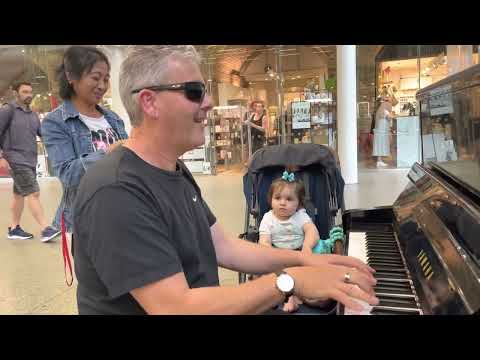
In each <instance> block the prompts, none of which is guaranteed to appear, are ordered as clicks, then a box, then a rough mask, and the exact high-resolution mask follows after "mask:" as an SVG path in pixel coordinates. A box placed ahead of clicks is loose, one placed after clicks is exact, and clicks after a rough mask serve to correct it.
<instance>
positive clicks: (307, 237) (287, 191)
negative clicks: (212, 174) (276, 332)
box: [259, 171, 343, 312]
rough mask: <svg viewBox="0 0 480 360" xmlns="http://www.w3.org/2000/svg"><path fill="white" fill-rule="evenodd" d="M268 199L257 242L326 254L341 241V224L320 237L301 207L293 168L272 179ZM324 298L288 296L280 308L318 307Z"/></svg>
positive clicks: (299, 187) (300, 192) (300, 189)
mask: <svg viewBox="0 0 480 360" xmlns="http://www.w3.org/2000/svg"><path fill="white" fill-rule="evenodd" d="M267 196H268V203H269V205H270V207H271V209H272V210H270V211H269V212H267V213H265V215H264V216H263V219H262V221H261V223H260V228H259V232H260V239H259V243H260V244H261V245H264V246H274V247H277V248H281V249H290V250H298V251H303V252H308V253H319V254H330V253H334V252H338V250H336V249H339V248H340V247H337V246H336V243H337V241H338V242H340V244H341V243H342V241H343V230H342V228H339V227H335V228H333V229H332V230H331V231H330V238H329V239H326V240H322V239H320V236H319V233H318V230H317V227H316V226H315V224H314V223H313V221H312V219H311V218H310V216H309V215H308V214H307V212H306V210H305V208H304V200H305V187H304V185H303V183H302V182H301V181H300V180H297V179H295V174H294V173H293V172H291V173H289V172H288V171H285V172H284V173H283V176H282V177H281V178H279V179H276V180H274V181H273V182H272V185H271V186H270V189H269V192H268V195H267ZM327 301H328V299H326V300H320V301H318V300H317V301H311V300H308V299H299V298H297V297H295V296H291V297H290V299H289V301H288V302H287V303H286V304H285V305H284V307H283V310H284V311H288V312H294V311H296V310H297V309H298V307H299V305H300V304H302V303H303V302H305V303H306V304H308V305H310V306H319V307H322V306H323V305H324V304H325V303H326V302H327Z"/></svg>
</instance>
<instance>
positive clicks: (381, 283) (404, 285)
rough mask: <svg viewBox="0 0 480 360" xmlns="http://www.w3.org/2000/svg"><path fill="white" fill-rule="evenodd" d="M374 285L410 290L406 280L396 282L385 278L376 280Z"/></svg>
mask: <svg viewBox="0 0 480 360" xmlns="http://www.w3.org/2000/svg"><path fill="white" fill-rule="evenodd" d="M375 286H379V287H385V288H391V289H398V290H400V291H402V290H406V291H407V290H408V291H410V290H411V286H410V283H408V282H403V283H402V282H396V281H387V280H378V281H377V284H376V285H375Z"/></svg>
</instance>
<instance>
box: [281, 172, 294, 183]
mask: <svg viewBox="0 0 480 360" xmlns="http://www.w3.org/2000/svg"><path fill="white" fill-rule="evenodd" d="M282 179H283V180H285V181H287V182H294V181H295V174H294V173H293V172H292V173H290V174H289V173H288V171H284V172H283V175H282Z"/></svg>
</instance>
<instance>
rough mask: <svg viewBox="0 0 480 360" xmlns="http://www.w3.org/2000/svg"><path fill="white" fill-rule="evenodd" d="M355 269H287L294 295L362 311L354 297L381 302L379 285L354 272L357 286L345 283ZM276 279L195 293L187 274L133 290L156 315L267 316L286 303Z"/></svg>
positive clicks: (336, 267)
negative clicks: (376, 293)
mask: <svg viewBox="0 0 480 360" xmlns="http://www.w3.org/2000/svg"><path fill="white" fill-rule="evenodd" d="M345 271H349V268H345V267H343V266H332V265H323V266H319V267H293V268H290V269H287V271H286V272H287V273H288V274H289V275H291V276H292V277H293V279H294V281H295V288H294V294H295V295H296V296H300V297H302V298H309V299H321V298H333V299H335V300H337V301H340V302H341V303H342V304H344V305H346V306H347V307H349V308H352V309H354V310H356V311H360V310H362V306H361V305H359V304H358V303H357V302H356V301H355V300H353V298H358V299H360V300H363V301H365V302H368V303H370V304H372V305H376V304H378V299H377V298H375V296H374V294H373V290H372V285H373V284H374V281H373V280H371V279H368V278H367V277H365V276H364V275H363V274H360V273H358V272H357V273H352V283H354V284H358V285H359V287H358V288H357V287H356V286H352V284H345V283H344V282H343V275H344V274H345ZM275 282H276V275H274V274H270V275H266V276H262V277H260V278H258V279H256V280H253V281H248V282H246V283H243V284H241V285H238V286H224V287H221V286H219V287H204V288H195V289H190V288H189V287H188V284H187V281H186V279H185V276H184V274H183V273H177V274H175V275H173V276H170V277H168V278H165V279H162V280H160V281H157V282H154V283H151V284H148V285H146V286H143V287H140V288H136V289H134V290H132V291H130V293H131V295H132V296H133V297H134V298H135V300H136V301H137V302H138V303H139V304H140V306H142V308H143V309H144V310H145V311H146V312H147V314H150V315H208V314H215V315H222V314H223V315H230V314H231V315H249V314H262V313H264V312H265V311H267V310H268V309H271V308H272V307H273V306H275V305H277V304H279V303H281V302H282V301H283V300H284V295H283V294H282V293H281V292H280V291H279V290H278V289H277V288H276V284H275Z"/></svg>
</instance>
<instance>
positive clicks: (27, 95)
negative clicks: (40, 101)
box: [17, 85, 33, 105]
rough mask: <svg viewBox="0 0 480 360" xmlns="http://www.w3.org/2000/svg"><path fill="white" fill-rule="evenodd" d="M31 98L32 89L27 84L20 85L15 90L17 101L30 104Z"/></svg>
mask: <svg viewBox="0 0 480 360" xmlns="http://www.w3.org/2000/svg"><path fill="white" fill-rule="evenodd" d="M32 99H33V89H32V87H31V86H29V85H21V86H20V88H19V89H18V91H17V101H18V102H19V103H21V104H24V105H30V104H31V103H32Z"/></svg>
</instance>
